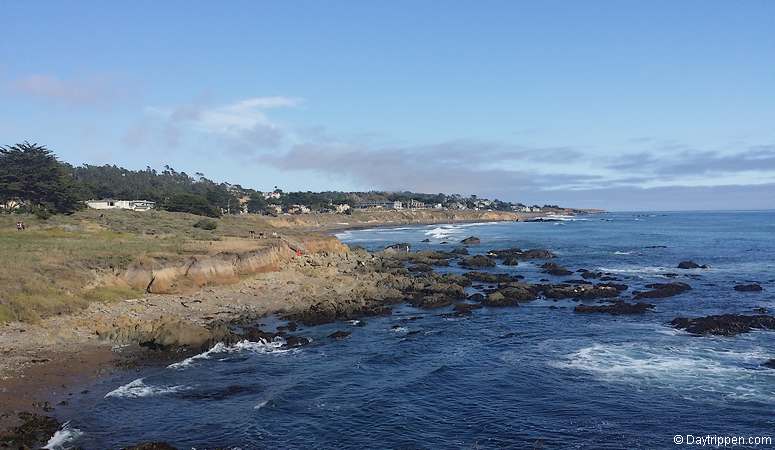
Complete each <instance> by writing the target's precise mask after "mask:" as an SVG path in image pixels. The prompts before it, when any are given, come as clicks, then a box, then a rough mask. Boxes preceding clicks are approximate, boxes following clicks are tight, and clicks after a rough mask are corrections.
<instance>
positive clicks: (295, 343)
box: [283, 336, 310, 347]
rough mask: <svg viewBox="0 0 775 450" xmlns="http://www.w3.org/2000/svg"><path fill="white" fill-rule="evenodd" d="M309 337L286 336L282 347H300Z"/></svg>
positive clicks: (307, 342)
mask: <svg viewBox="0 0 775 450" xmlns="http://www.w3.org/2000/svg"><path fill="white" fill-rule="evenodd" d="M309 342H310V341H309V339H307V338H305V337H303V336H286V338H285V344H283V347H302V346H305V345H307V344H309Z"/></svg>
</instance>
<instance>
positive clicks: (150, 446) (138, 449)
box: [123, 442, 178, 450]
mask: <svg viewBox="0 0 775 450" xmlns="http://www.w3.org/2000/svg"><path fill="white" fill-rule="evenodd" d="M123 450H178V449H177V447H173V446H171V445H170V444H168V443H166V442H146V443H144V444H138V445H133V446H132V447H124V449H123Z"/></svg>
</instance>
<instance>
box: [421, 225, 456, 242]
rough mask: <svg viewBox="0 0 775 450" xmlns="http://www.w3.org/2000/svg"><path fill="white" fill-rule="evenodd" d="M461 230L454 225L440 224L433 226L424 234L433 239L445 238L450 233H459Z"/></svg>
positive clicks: (450, 234)
mask: <svg viewBox="0 0 775 450" xmlns="http://www.w3.org/2000/svg"><path fill="white" fill-rule="evenodd" d="M461 232H462V230H461V229H460V227H458V226H455V225H442V226H440V227H435V228H433V229H430V230H428V231H426V232H425V235H426V236H431V237H432V238H434V239H446V238H448V237H450V236H452V235H455V234H460V233H461Z"/></svg>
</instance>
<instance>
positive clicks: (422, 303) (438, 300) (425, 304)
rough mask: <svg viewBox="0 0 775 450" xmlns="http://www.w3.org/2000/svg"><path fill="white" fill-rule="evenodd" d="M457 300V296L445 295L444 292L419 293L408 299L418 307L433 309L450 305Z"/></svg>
mask: <svg viewBox="0 0 775 450" xmlns="http://www.w3.org/2000/svg"><path fill="white" fill-rule="evenodd" d="M455 300H457V299H456V298H455V297H451V296H449V295H445V294H442V293H434V294H417V295H416V296H415V297H413V298H411V299H409V300H408V302H409V303H410V304H411V305H412V306H414V307H417V308H423V309H433V308H441V307H444V306H449V305H451V304H452V303H454V302H455Z"/></svg>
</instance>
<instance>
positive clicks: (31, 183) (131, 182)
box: [0, 141, 515, 218]
mask: <svg viewBox="0 0 775 450" xmlns="http://www.w3.org/2000/svg"><path fill="white" fill-rule="evenodd" d="M93 199H117V200H150V201H153V202H155V203H156V207H157V208H159V209H163V210H167V211H177V212H187V213H193V214H198V215H202V216H209V217H219V216H221V215H222V214H237V213H241V212H249V213H255V214H261V213H276V212H277V211H278V210H279V211H286V210H288V209H289V208H292V207H295V206H297V205H303V206H305V207H307V208H309V209H310V210H313V211H330V210H333V209H335V206H336V205H345V204H347V205H349V206H355V205H358V204H363V203H368V202H395V201H400V202H404V203H406V202H410V201H416V202H423V203H425V204H428V205H438V204H441V205H443V206H444V207H449V206H451V205H454V206H457V207H460V206H462V207H468V208H474V207H478V206H480V204H481V203H480V202H481V200H480V199H477V198H476V196H470V197H462V196H460V195H458V194H452V195H447V194H422V193H416V192H408V191H404V192H383V191H371V192H338V191H327V192H283V191H282V190H280V189H278V188H277V187H275V189H274V191H272V192H271V193H268V194H264V193H263V192H259V191H256V190H253V189H248V188H243V187H242V186H240V185H233V184H229V183H217V182H215V181H212V180H209V179H208V178H206V177H205V176H204V174H202V173H195V174H194V175H193V176H192V175H189V174H187V173H186V172H178V171H176V170H175V169H173V168H172V167H169V166H165V167H164V170H161V171H157V170H155V169H152V168H150V167H146V168H145V169H144V170H130V169H125V168H122V167H117V166H115V165H104V166H95V165H89V164H84V165H82V166H72V165H70V164H67V163H64V162H61V161H59V160H58V159H57V157H56V155H55V154H54V153H53V152H52V151H51V150H49V149H47V148H46V147H45V146H42V145H38V144H31V143H29V142H26V141H25V142H23V143H21V144H16V145H11V146H5V147H2V146H0V210H5V211H21V212H29V213H33V214H36V215H38V216H39V217H43V218H45V217H48V216H49V215H51V214H55V213H64V214H68V213H72V212H74V211H76V210H78V209H80V208H83V207H84V202H85V201H87V200H93ZM486 205H487V208H489V209H496V210H508V209H512V208H513V207H514V206H515V205H514V204H512V203H508V202H501V201H499V200H493V201H489V200H487V203H486Z"/></svg>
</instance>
